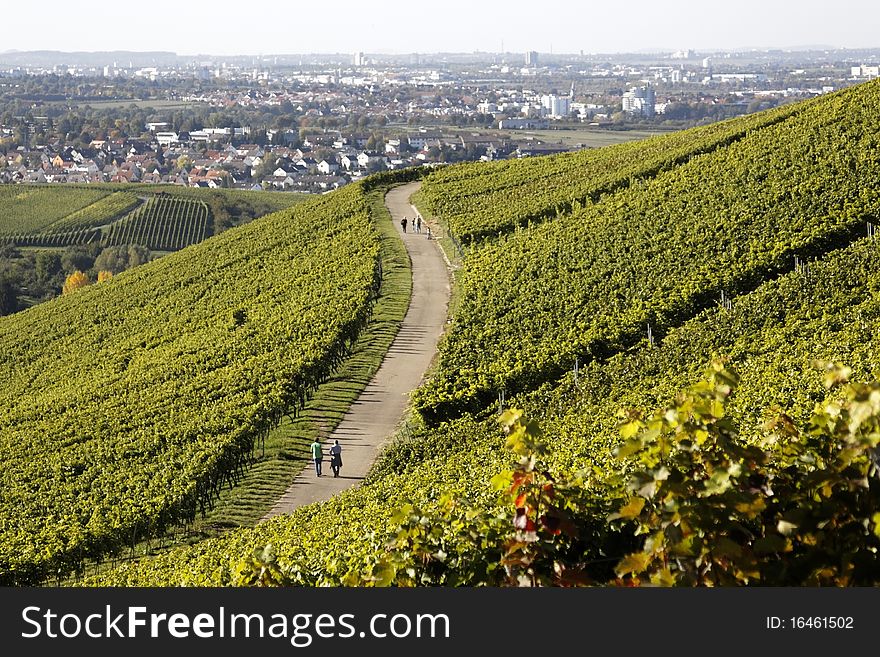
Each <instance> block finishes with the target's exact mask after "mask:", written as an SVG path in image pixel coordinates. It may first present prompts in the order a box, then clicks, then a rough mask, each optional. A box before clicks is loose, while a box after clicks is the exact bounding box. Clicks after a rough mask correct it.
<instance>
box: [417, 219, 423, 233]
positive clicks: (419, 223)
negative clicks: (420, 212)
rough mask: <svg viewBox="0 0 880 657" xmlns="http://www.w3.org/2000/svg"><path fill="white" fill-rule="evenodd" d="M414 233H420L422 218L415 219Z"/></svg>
mask: <svg viewBox="0 0 880 657" xmlns="http://www.w3.org/2000/svg"><path fill="white" fill-rule="evenodd" d="M416 232H417V233H421V232H422V218H421V217H416Z"/></svg>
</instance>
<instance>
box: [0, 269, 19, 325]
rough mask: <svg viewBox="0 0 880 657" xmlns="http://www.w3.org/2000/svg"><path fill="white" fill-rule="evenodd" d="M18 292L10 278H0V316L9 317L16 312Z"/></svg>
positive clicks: (5, 276)
mask: <svg viewBox="0 0 880 657" xmlns="http://www.w3.org/2000/svg"><path fill="white" fill-rule="evenodd" d="M20 292H21V290H19V289H18V285H16V283H15V281H14V280H13V279H12V277H10V276H7V275H3V276H0V316H2V315H11V314H12V313H14V312H16V311H17V310H18V295H19V294H20Z"/></svg>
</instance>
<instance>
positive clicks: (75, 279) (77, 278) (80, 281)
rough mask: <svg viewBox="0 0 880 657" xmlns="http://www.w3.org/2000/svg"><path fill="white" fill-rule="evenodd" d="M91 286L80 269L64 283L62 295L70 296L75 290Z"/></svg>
mask: <svg viewBox="0 0 880 657" xmlns="http://www.w3.org/2000/svg"><path fill="white" fill-rule="evenodd" d="M88 284H89V279H88V277H87V276H86V275H85V274H83V273H82V272H81V271H79V270H78V269H77V270H76V271H75V272H73V273H72V274H71V275H70V276H68V277H67V280H65V281H64V287H63V288H61V294H70V293H71V292H73V291H74V290H78V289H79V288H81V287H85V286H86V285H88Z"/></svg>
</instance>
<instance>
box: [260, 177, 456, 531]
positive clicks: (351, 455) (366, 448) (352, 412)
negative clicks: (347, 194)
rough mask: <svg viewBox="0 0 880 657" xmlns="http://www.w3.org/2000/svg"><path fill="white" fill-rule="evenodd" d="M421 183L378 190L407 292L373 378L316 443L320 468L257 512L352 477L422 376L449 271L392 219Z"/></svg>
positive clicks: (278, 510) (312, 497)
mask: <svg viewBox="0 0 880 657" xmlns="http://www.w3.org/2000/svg"><path fill="white" fill-rule="evenodd" d="M420 184H421V183H418V182H416V183H409V184H407V185H403V186H401V187H395V188H394V189H392V190H391V191H389V192H388V194H387V195H386V196H385V205H386V206H387V207H388V209H389V210H390V211H391V216H392V220H393V222H394V226H395V227H396V228H397V233H398V235H399V236H400V237H402V238H403V243H404V245H405V246H406V250H407V252H408V253H409V257H410V260H411V261H412V279H413V280H412V283H413V286H412V298H411V300H410V303H409V309H408V310H407V312H406V316H405V317H404V319H403V324H402V325H401V327H400V331H399V333H398V334H397V337H396V338H395V339H394V342H392V343H391V348H390V349H389V350H388V353H387V354H386V355H385V358H384V360H383V361H382V365H381V366H380V367H379V370H378V371H377V372H376V374H375V376H374V377H373V379H372V380H371V381H370V383H369V384H368V385H367V387H366V388H365V389H364V391H363V392H362V393H361V394H360V396H359V397H358V398H357V400H356V401H355V402H354V403H353V404H352V405H351V408H350V409H349V410H348V412H347V413H346V414H345V416H344V417H343V418H342V422H340V423H339V426H338V427H336V429H335V430H334V431H333V433H331V434H330V436H329V438H328V439H327V440H326V441H325V442H324V443H323V445H324V464H323V470H324V475H323V476H322V477H320V478H319V477H317V476H316V475H315V469H314V466H313V465H312V464H311V463H309V465H308V466H307V467H306V468H305V469H303V471H302V472H300V473H299V475H297V477H296V478H295V479H294V480H293V483H292V484H291V485H290V487H289V488H288V489H287V491H286V492H285V493H284V495H282V497H281V499H280V500H278V502H277V503H276V504H275V506H274V507H273V508H272V510H271V511H270V512H269V513H268V514H267V515H266V517H265V518H264V520H265V519H267V518H270V517H272V516H277V515H281V514H285V513H290V512H291V511H293V510H294V509H296V508H297V507H300V506H304V505H306V504H311V503H313V502H319V501H321V500H327V499H330V498H331V497H333V496H334V495H336V494H337V493H339V492H340V491H342V490H345V489H346V488H350V487H352V486H354V485H356V484H358V483H360V482H361V481H362V480H363V479H364V477H365V476H366V475H367V472H368V471H369V469H370V466H371V465H372V464H373V461H375V460H376V457H377V456H378V455H379V452H380V450H381V448H382V446H383V444H384V443H385V441H386V440H387V439H388V437H389V436H390V435H391V434H392V433H394V430H395V429H396V428H397V426H398V425H399V424H400V422H401V420H403V416H404V412H405V411H406V408H407V405H408V404H409V393H410V391H412V390H413V389H415V388H416V387H418V385H419V384H420V383H421V382H422V379H423V378H424V375H425V372H426V371H427V369H428V366H429V365H430V364H431V360H432V359H433V357H434V354H435V353H436V352H437V342H438V341H439V339H440V335H441V334H442V333H443V328H444V326H445V325H446V310H447V306H448V304H449V294H450V284H449V273H448V271H447V268H446V263H445V262H444V259H443V255H442V251H441V250H440V247H439V245H438V244H437V242H436V241H435V240H429V239H427V237H426V235H425V233H424V227H423V229H422V234H414V233H413V232H412V228H411V226H407V232H406V234H403V233H402V231H401V228H400V219H401V218H402V217H404V216H406V217H409V218H410V219H411V218H412V217H413V216H414V215H415V214H416V210H415V208H413V206H412V205H410V203H409V197H410V196H411V195H412V194H413V193H414V192H415V191H416V190H417V189H418V188H419V185H420ZM334 440H339V444H340V445H342V461H343V468H342V473H341V475H340V477H339V478H338V479H337V478H334V477H333V473H332V472H331V470H330V464H329V455H328V451H329V448H330V445H332V444H333V441H334Z"/></svg>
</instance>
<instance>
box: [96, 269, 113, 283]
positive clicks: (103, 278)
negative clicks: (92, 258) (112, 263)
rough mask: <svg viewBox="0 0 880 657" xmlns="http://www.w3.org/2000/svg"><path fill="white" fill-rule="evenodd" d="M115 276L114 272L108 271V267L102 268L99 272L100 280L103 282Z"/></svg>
mask: <svg viewBox="0 0 880 657" xmlns="http://www.w3.org/2000/svg"><path fill="white" fill-rule="evenodd" d="M111 278H113V272H111V271H107V270H106V269H102V270H101V271H99V272H98V282H99V283H103V282H104V281H109V280H110V279H111Z"/></svg>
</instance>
